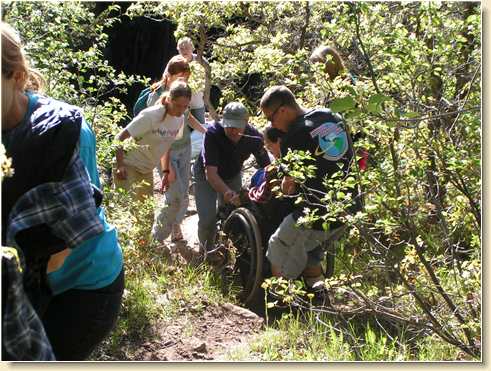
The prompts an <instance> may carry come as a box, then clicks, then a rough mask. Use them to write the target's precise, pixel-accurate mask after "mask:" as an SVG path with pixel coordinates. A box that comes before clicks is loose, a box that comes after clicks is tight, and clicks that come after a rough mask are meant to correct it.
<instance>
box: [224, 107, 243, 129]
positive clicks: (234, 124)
mask: <svg viewBox="0 0 491 371" xmlns="http://www.w3.org/2000/svg"><path fill="white" fill-rule="evenodd" d="M248 121H249V113H248V112H247V108H246V107H245V106H244V105H243V104H242V103H240V102H231V103H229V104H227V105H226V106H225V108H224V109H223V117H222V126H223V127H224V128H237V129H243V128H245V126H246V124H247V122H248Z"/></svg>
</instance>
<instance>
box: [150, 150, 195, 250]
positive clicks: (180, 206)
mask: <svg viewBox="0 0 491 371" xmlns="http://www.w3.org/2000/svg"><path fill="white" fill-rule="evenodd" d="M170 162H171V164H172V167H173V168H174V169H175V171H176V180H175V182H172V183H171V184H170V186H169V189H168V190H167V192H165V204H164V207H162V208H160V210H158V212H157V213H156V217H155V222H154V223H153V228H152V237H153V238H155V239H156V240H158V241H160V242H163V241H164V240H165V239H166V238H167V237H169V234H170V233H171V231H172V225H173V224H181V222H182V221H183V220H184V216H185V215H186V211H187V209H188V205H189V178H190V177H191V143H189V144H188V145H186V146H185V147H183V148H181V149H177V150H174V149H173V150H172V151H171V156H170ZM158 168H159V170H160V166H159V167H158ZM159 173H160V171H159Z"/></svg>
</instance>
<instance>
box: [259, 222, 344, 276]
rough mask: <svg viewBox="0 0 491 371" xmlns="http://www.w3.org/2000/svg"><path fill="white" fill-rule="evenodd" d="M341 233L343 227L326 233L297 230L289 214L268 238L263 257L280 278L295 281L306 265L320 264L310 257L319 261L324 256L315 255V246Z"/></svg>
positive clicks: (316, 247) (302, 228) (316, 251)
mask: <svg viewBox="0 0 491 371" xmlns="http://www.w3.org/2000/svg"><path fill="white" fill-rule="evenodd" d="M344 229H345V227H344V226H342V227H339V228H336V229H333V230H330V231H318V230H315V229H307V228H304V227H301V226H297V225H296V222H295V219H293V216H292V214H289V215H288V216H287V217H285V219H283V221H282V222H281V224H280V226H279V227H278V229H277V230H276V232H275V233H273V235H272V236H271V237H270V239H269V244H268V245H269V246H268V251H267V252H266V257H267V258H268V260H269V261H270V262H271V264H273V265H274V266H275V267H276V268H277V269H279V270H280V272H281V275H282V276H283V277H285V278H289V279H295V278H297V277H299V276H300V274H301V273H302V272H303V270H304V269H305V268H306V267H307V265H316V264H320V261H318V262H314V260H316V259H312V258H314V256H310V255H316V256H317V257H318V259H321V258H322V257H323V255H324V254H319V246H320V245H321V244H323V243H325V242H326V241H330V240H332V241H335V240H336V239H338V238H339V237H340V236H341V234H342V232H343V231H344ZM312 253H314V254H312Z"/></svg>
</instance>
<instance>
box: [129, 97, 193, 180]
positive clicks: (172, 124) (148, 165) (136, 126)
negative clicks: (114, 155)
mask: <svg viewBox="0 0 491 371" xmlns="http://www.w3.org/2000/svg"><path fill="white" fill-rule="evenodd" d="M164 113H165V106H163V105H162V104H160V103H158V104H156V105H154V106H151V107H148V108H145V109H144V110H142V111H141V112H140V113H139V114H138V115H137V116H136V117H135V118H134V119H133V120H132V121H131V122H130V123H129V124H128V126H126V130H128V132H129V133H130V135H131V136H132V137H133V138H134V139H135V141H136V143H137V145H138V147H137V148H134V149H132V150H131V151H129V152H128V153H127V154H125V156H124V161H123V162H124V163H125V164H126V165H130V166H133V167H135V168H136V170H138V171H139V172H141V173H149V172H152V171H153V169H154V168H155V167H156V166H157V164H158V163H159V161H160V158H161V157H162V155H163V154H164V153H165V152H166V151H167V150H168V149H169V148H170V146H171V145H172V143H173V142H174V140H176V139H179V138H181V137H182V132H183V127H184V115H182V116H179V117H176V116H171V115H169V114H167V115H166V116H165V120H164Z"/></svg>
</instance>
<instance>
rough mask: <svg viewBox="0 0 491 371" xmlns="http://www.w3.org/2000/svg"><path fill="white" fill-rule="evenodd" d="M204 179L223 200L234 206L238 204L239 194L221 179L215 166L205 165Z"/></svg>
mask: <svg viewBox="0 0 491 371" xmlns="http://www.w3.org/2000/svg"><path fill="white" fill-rule="evenodd" d="M205 175H206V180H207V181H208V183H210V185H211V187H212V188H213V189H214V190H215V191H217V192H218V193H221V194H222V195H223V199H224V201H225V202H229V203H232V204H234V205H236V206H239V205H240V200H239V195H238V194H237V193H236V192H235V191H233V190H232V189H230V188H229V186H228V185H227V184H225V182H224V181H223V179H222V178H221V177H220V175H218V167H217V166H206V167H205Z"/></svg>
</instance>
